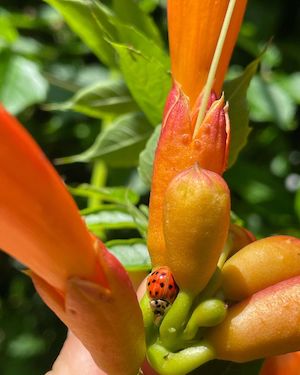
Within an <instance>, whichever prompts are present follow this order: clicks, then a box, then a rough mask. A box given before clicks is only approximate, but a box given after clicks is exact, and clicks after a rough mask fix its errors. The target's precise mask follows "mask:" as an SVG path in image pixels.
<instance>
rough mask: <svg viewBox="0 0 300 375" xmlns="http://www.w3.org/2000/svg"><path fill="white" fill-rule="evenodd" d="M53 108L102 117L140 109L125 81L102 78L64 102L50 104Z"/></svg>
mask: <svg viewBox="0 0 300 375" xmlns="http://www.w3.org/2000/svg"><path fill="white" fill-rule="evenodd" d="M47 108H48V109H51V110H63V111H64V110H74V111H76V112H80V113H84V114H85V115H87V116H90V117H94V118H99V119H102V118H104V117H106V116H117V115H121V114H124V113H127V112H132V111H135V110H137V109H138V107H137V105H136V103H135V102H134V101H133V99H132V97H131V94H130V92H129V91H128V89H127V87H126V85H125V84H124V82H123V81H116V80H105V81H103V80H101V81H100V82H98V83H96V84H92V85H90V86H88V87H85V88H83V89H81V90H79V91H78V92H77V93H76V94H75V95H74V96H73V97H72V98H71V99H69V100H68V101H66V102H64V103H58V104H50V105H48V106H47Z"/></svg>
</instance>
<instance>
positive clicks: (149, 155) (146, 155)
mask: <svg viewBox="0 0 300 375" xmlns="http://www.w3.org/2000/svg"><path fill="white" fill-rule="evenodd" d="M160 131H161V126H157V127H156V128H155V130H154V132H153V133H152V135H151V137H150V138H149V140H148V142H147V144H146V147H145V148H144V150H143V151H142V152H141V153H140V159H139V168H138V172H139V175H140V178H141V180H142V181H143V182H144V184H145V185H146V186H148V187H150V186H151V180H152V172H153V162H154V156H155V150H156V147H157V143H158V140H159V135H160Z"/></svg>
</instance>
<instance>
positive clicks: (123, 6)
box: [113, 0, 162, 44]
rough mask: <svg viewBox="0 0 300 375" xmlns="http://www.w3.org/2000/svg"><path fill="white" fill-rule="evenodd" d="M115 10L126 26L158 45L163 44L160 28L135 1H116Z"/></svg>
mask: <svg viewBox="0 0 300 375" xmlns="http://www.w3.org/2000/svg"><path fill="white" fill-rule="evenodd" d="M146 5H147V4H146ZM150 5H151V4H150ZM154 5H155V4H154ZM144 6H145V4H144ZM148 6H149V5H148ZM152 7H153V4H152ZM113 9H114V11H115V12H116V14H117V16H118V18H119V19H120V20H121V21H122V22H123V23H124V24H127V25H131V26H132V27H135V28H136V29H137V30H139V31H141V32H142V33H143V34H145V35H146V36H147V37H148V38H150V39H153V40H154V41H155V42H156V43H158V44H162V41H161V37H160V34H159V31H158V28H157V26H156V25H155V23H154V21H153V19H152V18H151V17H149V16H148V15H147V14H146V13H145V12H144V11H143V10H142V8H140V7H139V5H138V4H137V3H136V2H135V1H133V0H114V1H113Z"/></svg>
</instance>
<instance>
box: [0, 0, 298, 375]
mask: <svg viewBox="0 0 300 375" xmlns="http://www.w3.org/2000/svg"><path fill="white" fill-rule="evenodd" d="M104 3H106V4H107V5H108V6H109V5H111V4H110V1H105V2H104ZM139 3H140V6H141V7H142V8H143V9H144V10H145V12H147V13H148V14H149V15H150V16H151V17H153V19H154V20H155V23H156V24H157V26H158V28H159V30H160V31H161V33H162V35H163V40H164V42H165V49H166V50H167V32H166V9H165V2H164V1H159V0H157V1H156V0H140V2H139ZM299 35H300V5H299V1H298V0H289V1H287V2H282V1H281V0H265V1H260V0H251V1H250V2H249V6H248V9H247V13H246V17H245V22H244V25H243V27H242V30H241V33H240V37H239V41H238V45H237V47H236V49H235V52H234V55H233V59H232V65H231V68H230V71H229V73H228V75H229V77H234V76H235V75H236V74H238V72H240V71H241V70H242V69H243V68H244V67H245V66H246V65H247V64H248V63H250V62H251V61H252V60H253V59H254V58H255V57H257V56H258V55H259V53H260V52H261V51H262V50H263V48H265V46H266V44H269V47H268V49H267V51H266V52H265V54H264V56H263V58H262V63H261V65H260V68H259V71H258V73H257V75H256V76H255V77H254V79H253V81H252V83H251V85H250V89H249V92H248V103H249V109H250V120H251V124H250V125H251V127H252V131H251V133H250V135H249V139H248V143H247V145H246V147H245V148H244V149H243V151H242V152H241V154H240V156H239V159H238V162H237V163H236V164H235V165H234V166H233V167H232V168H231V169H230V170H229V171H227V172H226V174H225V178H226V180H227V181H228V183H229V186H230V188H231V192H232V209H233V212H234V213H235V214H236V215H237V217H238V218H239V219H240V220H241V222H243V223H244V225H245V226H246V227H247V228H248V229H250V230H251V231H253V232H254V233H255V235H256V236H257V237H262V236H266V235H271V234H274V233H282V234H291V235H294V236H297V237H300V228H299V222H300V128H299V106H298V105H299V104H300V44H299ZM111 74H112V75H114V74H116V75H117V76H118V74H119V73H118V72H109V71H108V69H107V67H105V66H104V65H102V64H101V63H100V62H99V60H98V59H97V57H96V56H95V55H94V54H93V53H92V52H91V51H90V50H89V48H88V47H87V46H86V45H85V44H84V43H83V42H82V41H81V40H80V39H79V38H78V36H76V35H75V34H74V33H73V32H72V31H71V30H70V29H69V27H68V26H67V25H66V24H65V23H64V20H63V18H62V16H61V15H60V14H59V13H57V12H56V11H55V10H54V9H52V8H51V7H50V6H48V5H47V4H45V3H43V2H40V1H33V0H31V1H30V0H28V1H26V0H23V1H20V0H2V1H1V6H0V101H2V102H3V103H4V104H5V106H6V107H7V108H8V109H9V110H10V111H11V112H12V113H14V114H15V115H17V116H18V118H19V119H20V121H21V122H22V123H23V124H24V125H25V126H26V127H27V129H28V130H29V131H30V133H31V134H32V135H33V137H34V138H35V139H36V140H37V142H38V143H39V144H40V146H41V147H42V149H43V150H44V152H45V153H46V154H47V156H48V158H49V159H50V160H52V161H53V160H54V159H56V158H61V157H64V156H67V155H74V154H79V153H81V152H83V151H85V150H86V149H87V148H88V147H90V146H91V145H92V144H93V142H94V140H95V138H96V137H97V135H98V134H99V132H100V131H101V129H103V128H104V127H105V126H106V125H107V122H109V119H107V118H105V119H100V118H97V117H95V116H87V115H86V114H85V112H84V111H78V112H77V111H76V112H75V111H71V110H70V111H55V110H54V111H50V110H49V109H50V106H49V103H58V102H64V101H66V100H68V99H70V98H71V97H72V96H73V95H74V93H76V92H77V91H78V90H79V89H80V88H83V87H85V86H88V85H89V84H92V83H94V82H96V81H99V80H100V79H102V80H105V79H106V78H107V77H109V76H110V75H111ZM131 104H132V103H131ZM132 105H133V106H135V105H136V104H135V103H133V104H132ZM52 109H53V108H52ZM100 117H101V116H100ZM108 164H109V162H108ZM133 164H134V163H133ZM94 166H95V164H92V163H70V164H63V165H57V170H58V171H59V173H60V174H61V175H62V176H63V178H64V179H65V181H66V182H67V183H68V184H71V185H77V184H79V183H83V182H89V181H90V179H91V174H92V172H93V167H94ZM106 172H107V177H106V178H105V180H106V184H107V185H108V186H130V187H131V188H132V189H133V190H134V191H135V193H136V194H137V196H139V197H140V201H139V203H142V204H147V202H148V190H147V187H146V186H145V185H144V184H143V183H142V182H141V181H140V180H139V178H138V175H137V173H136V169H135V168H134V167H132V166H126V167H125V168H124V167H123V168H121V167H120V166H119V165H118V164H117V165H114V164H113V163H112V166H110V168H108V170H107V171H106ZM0 183H1V182H0ZM77 195H80V194H77ZM133 201H135V199H133ZM78 204H79V206H80V207H81V208H84V207H85V206H86V201H85V200H84V199H79V200H78ZM140 208H141V209H142V207H140ZM144 208H145V207H144ZM142 211H143V210H142ZM139 213H140V212H139ZM114 229H117V231H116V230H115V231H111V228H110V227H109V226H107V227H105V228H104V231H105V233H103V226H102V227H101V228H100V231H101V233H102V235H103V236H104V237H105V239H106V240H113V239H116V238H125V239H126V238H132V237H138V236H139V232H138V229H140V227H139V228H136V227H134V226H130V225H123V226H122V225H119V226H116V227H115V228H114ZM19 270H20V265H19V264H18V263H17V262H16V261H14V260H12V259H11V258H9V257H8V256H7V255H5V254H4V253H1V254H0V374H3V375H16V374H22V375H40V374H43V373H45V372H46V371H47V370H48V369H49V368H50V366H51V364H52V362H53V360H54V358H55V357H56V356H57V353H58V352H59V349H60V347H61V345H62V342H63V340H64V337H65V333H66V329H65V327H64V326H63V324H62V323H61V322H60V321H59V320H58V319H57V318H56V317H55V316H54V314H52V313H51V312H50V311H49V310H48V309H47V308H46V307H45V305H44V304H43V303H42V302H41V300H40V298H39V297H38V295H37V294H36V293H35V291H34V289H33V287H32V285H31V282H30V280H29V279H28V278H27V277H26V276H25V275H23V274H22V273H21V272H19Z"/></svg>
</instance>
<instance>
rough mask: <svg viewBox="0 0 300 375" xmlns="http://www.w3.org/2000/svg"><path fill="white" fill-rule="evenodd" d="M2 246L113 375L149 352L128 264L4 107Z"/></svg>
mask: <svg viewBox="0 0 300 375" xmlns="http://www.w3.org/2000/svg"><path fill="white" fill-rule="evenodd" d="M0 181H1V183H0V221H1V226H0V248H1V249H3V250H4V251H6V252H7V253H8V254H10V255H11V256H13V257H15V258H16V259H17V260H19V261H20V262H22V263H23V264H25V265H26V266H27V267H29V269H30V271H28V274H29V275H30V276H31V278H32V280H33V282H34V284H35V286H36V288H37V290H38V292H39V293H40V295H41V297H42V299H43V300H44V301H45V302H46V304H48V306H49V307H50V308H51V309H52V310H53V311H54V312H55V313H56V314H57V315H58V316H59V317H60V318H61V320H62V321H64V322H65V324H66V325H67V326H68V327H69V328H70V329H71V330H72V331H73V332H74V333H75V335H76V336H77V337H78V338H79V339H80V340H81V341H82V343H83V344H84V346H85V347H86V348H87V349H88V351H89V352H90V353H91V355H92V357H93V359H94V361H95V363H96V364H97V365H98V366H99V367H101V368H102V369H104V370H105V371H106V372H108V373H109V374H112V375H114V374H115V375H117V374H118V375H119V374H120V373H122V374H124V375H125V374H126V375H135V374H136V373H137V372H138V369H139V367H140V365H141V363H142V362H143V359H144V354H145V343H144V329H143V321H142V315H141V312H140V309H139V304H138V301H137V298H136V295H135V292H134V289H133V287H132V285H131V282H130V280H129V277H128V275H127V273H126V271H125V270H124V268H123V267H122V265H121V264H120V263H119V262H118V261H117V259H115V258H114V257H113V256H112V255H111V254H110V253H109V252H108V251H107V249H106V248H105V246H104V245H103V244H102V243H101V242H100V241H99V240H98V239H96V238H94V237H93V236H91V234H90V233H89V232H88V230H87V228H86V226H85V224H84V222H83V221H82V219H81V217H80V215H79V213H78V210H77V208H76V205H75V203H74V201H73V199H72V198H71V196H70V195H69V193H68V192H67V190H66V188H65V186H64V184H63V182H62V181H61V179H60V177H59V176H58V174H57V173H56V172H55V170H54V168H53V167H52V166H51V164H50V163H49V162H48V161H47V159H46V158H45V156H44V155H43V153H42V152H41V150H40V149H39V147H38V146H37V145H36V143H35V142H34V141H33V140H32V139H31V137H30V136H29V135H28V134H27V132H26V131H25V130H24V129H23V128H22V127H21V126H20V124H19V123H18V122H17V120H16V119H15V118H13V117H12V116H10V115H9V114H8V113H7V112H6V111H5V110H4V108H2V107H0Z"/></svg>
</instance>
